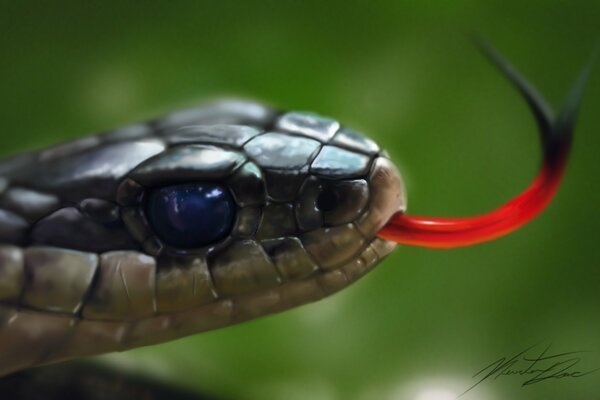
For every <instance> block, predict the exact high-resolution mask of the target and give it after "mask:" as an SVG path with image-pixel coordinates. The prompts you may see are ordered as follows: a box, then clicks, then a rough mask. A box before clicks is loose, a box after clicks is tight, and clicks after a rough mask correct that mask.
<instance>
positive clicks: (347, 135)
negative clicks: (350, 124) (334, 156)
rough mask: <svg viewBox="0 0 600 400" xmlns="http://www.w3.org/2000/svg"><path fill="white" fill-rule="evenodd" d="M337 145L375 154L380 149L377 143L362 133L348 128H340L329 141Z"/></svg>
mask: <svg viewBox="0 0 600 400" xmlns="http://www.w3.org/2000/svg"><path fill="white" fill-rule="evenodd" d="M330 143H331V144H333V145H336V146H338V147H343V148H345V149H347V150H352V151H358V152H360V153H364V154H368V155H371V156H372V155H375V154H377V153H379V152H380V151H381V149H380V148H379V146H378V145H377V143H375V142H374V141H373V140H371V139H369V138H368V137H366V136H364V135H363V134H361V133H359V132H357V131H354V130H352V129H348V128H342V129H340V130H339V132H338V133H336V134H335V136H334V137H333V139H332V140H331V142H330Z"/></svg>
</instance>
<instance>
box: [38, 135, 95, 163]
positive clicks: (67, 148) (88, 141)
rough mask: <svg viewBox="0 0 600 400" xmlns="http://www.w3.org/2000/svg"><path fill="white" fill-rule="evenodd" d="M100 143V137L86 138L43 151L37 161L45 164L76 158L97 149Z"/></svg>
mask: <svg viewBox="0 0 600 400" xmlns="http://www.w3.org/2000/svg"><path fill="white" fill-rule="evenodd" d="M100 143H101V140H100V138H99V137H98V136H86V137H83V138H81V139H75V140H72V141H69V142H65V143H61V144H58V145H56V146H52V147H50V148H48V149H45V150H42V151H40V152H39V154H38V157H37V159H38V162H44V161H52V160H59V159H64V158H68V157H72V156H76V155H78V154H81V153H83V152H84V151H86V150H90V149H93V148H94V147H97V146H98V145H99V144H100Z"/></svg>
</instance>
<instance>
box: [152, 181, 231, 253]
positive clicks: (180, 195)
mask: <svg viewBox="0 0 600 400" xmlns="http://www.w3.org/2000/svg"><path fill="white" fill-rule="evenodd" d="M146 207H147V208H146V216H147V218H148V222H149V223H150V225H151V226H152V228H153V230H154V232H155V233H156V235H157V236H158V237H159V238H160V239H161V240H162V241H164V242H165V243H167V244H168V245H170V246H173V247H177V248H198V247H202V246H205V245H208V244H210V243H214V242H216V241H218V240H219V239H222V238H223V237H225V236H226V235H227V234H229V232H230V231H231V229H232V225H233V220H234V217H235V204H234V202H233V199H232V196H231V194H230V193H229V191H228V190H227V189H225V188H224V187H223V186H220V185H217V184H212V183H194V184H181V185H174V186H166V187H162V188H158V189H155V190H153V191H152V192H151V193H150V194H149V196H148V202H147V206H146Z"/></svg>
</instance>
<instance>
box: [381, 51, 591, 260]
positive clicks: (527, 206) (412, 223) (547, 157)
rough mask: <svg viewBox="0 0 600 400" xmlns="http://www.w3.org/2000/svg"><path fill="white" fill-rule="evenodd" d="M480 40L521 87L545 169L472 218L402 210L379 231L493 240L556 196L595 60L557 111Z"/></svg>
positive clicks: (429, 240) (398, 237)
mask: <svg viewBox="0 0 600 400" xmlns="http://www.w3.org/2000/svg"><path fill="white" fill-rule="evenodd" d="M476 43H477V45H478V46H479V48H480V49H481V50H482V52H483V53H484V54H485V55H486V56H487V57H488V58H489V59H490V60H491V62H492V63H493V64H494V65H495V66H496V67H497V68H498V69H499V70H500V71H501V72H502V73H503V74H504V75H505V77H506V78H508V79H509V81H510V82H511V83H512V84H513V85H514V86H515V87H516V88H517V89H518V91H519V92H520V93H521V95H522V96H523V98H524V100H525V101H526V102H527V104H528V106H529V108H530V110H531V111H532V113H533V115H534V117H535V119H536V121H537V124H538V128H539V133H540V139H541V145H542V151H543V162H542V166H541V169H540V172H539V173H538V175H537V177H536V179H535V180H534V181H533V182H532V183H531V184H530V186H529V187H528V188H527V189H526V190H525V191H523V192H522V193H521V194H520V195H518V196H517V197H515V198H513V199H512V200H510V201H508V202H507V203H505V204H504V205H502V206H501V207H499V208H497V209H496V210H494V211H492V212H490V213H487V214H484V215H481V216H476V217H467V218H433V217H422V216H410V215H406V214H404V213H398V214H396V215H394V216H393V217H392V218H391V219H390V221H389V222H388V224H387V225H386V226H385V227H384V228H383V229H382V230H381V231H380V232H379V236H380V237H381V238H384V239H387V240H392V241H395V242H397V243H401V244H407V245H413V246H423V247H430V248H441V249H447V248H455V247H464V246H470V245H474V244H479V243H483V242H487V241H491V240H494V239H497V238H499V237H501V236H504V235H507V234H509V233H511V232H513V231H515V230H517V229H519V228H520V227H522V226H523V225H525V224H526V223H528V222H529V221H531V220H532V219H533V218H535V217H536V216H537V215H538V214H540V213H541V212H542V211H543V210H544V209H545V208H546V206H547V205H548V204H549V203H550V202H551V201H552V198H553V197H554V195H555V194H556V192H557V190H558V187H559V186H560V182H561V179H562V177H563V175H564V171H565V167H566V165H567V161H568V156H569V150H570V147H571V142H572V138H573V132H574V128H575V121H576V117H577V112H578V109H579V105H580V103H581V98H582V97H583V92H584V89H585V85H586V82H587V79H588V77H589V75H590V71H591V68H592V64H593V60H592V62H590V63H589V64H588V65H587V66H586V67H585V68H584V69H583V70H582V72H581V73H580V75H579V77H578V78H577V79H576V81H575V83H574V84H573V85H572V87H571V89H570V91H569V93H568V94H567V96H566V99H565V101H564V104H563V106H562V108H561V112H560V113H559V114H558V116H557V117H554V113H553V112H552V109H551V108H550V106H548V104H547V103H546V101H545V100H544V98H543V97H542V96H541V95H540V94H539V93H538V91H537V90H536V89H535V88H534V87H533V85H531V84H530V83H529V82H528V81H527V80H526V79H525V78H524V77H523V76H522V75H521V74H520V73H519V72H518V71H517V70H516V69H515V68H514V67H513V66H512V65H511V64H510V63H509V62H508V61H507V60H506V59H504V57H502V56H501V55H500V53H498V52H497V51H496V50H495V49H494V48H493V47H491V45H489V44H488V43H487V42H485V41H483V40H476Z"/></svg>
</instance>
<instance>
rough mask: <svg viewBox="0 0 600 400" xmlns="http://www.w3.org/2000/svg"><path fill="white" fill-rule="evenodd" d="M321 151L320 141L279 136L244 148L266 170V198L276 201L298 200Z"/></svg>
mask: <svg viewBox="0 0 600 400" xmlns="http://www.w3.org/2000/svg"><path fill="white" fill-rule="evenodd" d="M320 148H321V143H320V142H318V141H317V140H314V139H310V138H304V137H297V136H292V135H288V134H284V133H278V132H269V133H265V134H263V135H260V136H257V137H255V138H254V139H252V140H251V141H250V142H248V143H247V144H246V145H245V146H244V150H245V151H246V153H247V154H248V156H249V157H250V158H251V159H252V160H253V161H254V162H256V163H257V164H258V165H259V166H260V167H261V168H263V170H264V173H265V181H266V183H267V194H268V196H269V198H270V199H272V200H274V201H293V200H294V199H295V198H296V195H297V193H298V190H299V189H300V186H301V185H302V183H303V182H304V180H305V179H306V177H307V176H308V168H309V165H310V163H311V162H312V160H313V159H314V157H315V156H316V154H317V153H318V151H319V149H320Z"/></svg>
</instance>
